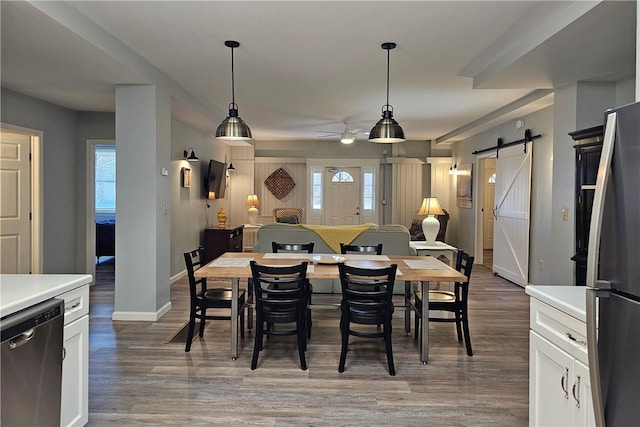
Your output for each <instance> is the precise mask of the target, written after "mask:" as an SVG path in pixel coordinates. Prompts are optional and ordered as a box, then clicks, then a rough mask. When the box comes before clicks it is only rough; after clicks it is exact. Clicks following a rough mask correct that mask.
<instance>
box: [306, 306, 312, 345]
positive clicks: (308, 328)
mask: <svg viewBox="0 0 640 427" xmlns="http://www.w3.org/2000/svg"><path fill="white" fill-rule="evenodd" d="M306 311H307V321H306V322H305V323H306V327H307V338H308V339H311V309H310V308H308V307H307V310H306Z"/></svg>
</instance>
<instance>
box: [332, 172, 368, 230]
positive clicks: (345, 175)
mask: <svg viewBox="0 0 640 427" xmlns="http://www.w3.org/2000/svg"><path fill="white" fill-rule="evenodd" d="M324 177H325V178H324V179H325V185H324V189H325V190H324V191H325V194H324V196H325V197H324V199H325V200H326V201H327V202H326V204H325V209H324V224H325V225H356V224H360V200H361V195H360V168H333V167H332V168H326V169H325V173H324Z"/></svg>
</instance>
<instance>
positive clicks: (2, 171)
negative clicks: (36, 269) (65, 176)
mask: <svg viewBox="0 0 640 427" xmlns="http://www.w3.org/2000/svg"><path fill="white" fill-rule="evenodd" d="M30 152H31V136H30V135H27V134H22V133H17V132H11V131H6V130H0V185H1V187H0V199H1V200H0V201H1V203H0V230H1V234H0V253H2V257H1V258H2V261H1V262H0V273H2V274H29V273H31V219H30V216H31V164H30V161H29V153H30Z"/></svg>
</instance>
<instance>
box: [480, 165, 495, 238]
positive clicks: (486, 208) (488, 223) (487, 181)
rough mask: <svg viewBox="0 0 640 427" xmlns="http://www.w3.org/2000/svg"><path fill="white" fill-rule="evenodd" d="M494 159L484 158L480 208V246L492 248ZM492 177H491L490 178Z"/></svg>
mask: <svg viewBox="0 0 640 427" xmlns="http://www.w3.org/2000/svg"><path fill="white" fill-rule="evenodd" d="M495 165H496V159H486V160H485V166H484V204H483V209H482V220H483V222H482V223H483V227H484V230H483V233H482V238H483V242H482V248H483V249H493V207H494V206H495V204H494V203H495V187H496V185H495V176H494V174H495V173H496V166H495ZM491 178H493V179H491Z"/></svg>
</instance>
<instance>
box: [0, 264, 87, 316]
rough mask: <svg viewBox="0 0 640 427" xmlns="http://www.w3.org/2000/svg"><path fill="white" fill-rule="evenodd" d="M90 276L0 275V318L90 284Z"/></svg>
mask: <svg viewBox="0 0 640 427" xmlns="http://www.w3.org/2000/svg"><path fill="white" fill-rule="evenodd" d="M92 280H93V278H92V277H91V275H90V274H0V317H5V316H8V315H9V314H13V313H15V312H17V311H20V310H22V309H24V308H27V307H30V306H32V305H34V304H38V303H40V302H42V301H46V300H48V299H51V298H53V297H55V296H57V295H60V294H63V293H65V292H68V291H71V290H73V289H76V288H79V287H81V286H83V285H87V284H89V283H91V282H92Z"/></svg>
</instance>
